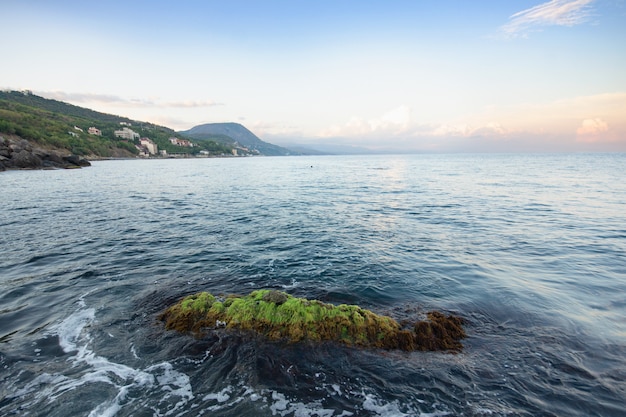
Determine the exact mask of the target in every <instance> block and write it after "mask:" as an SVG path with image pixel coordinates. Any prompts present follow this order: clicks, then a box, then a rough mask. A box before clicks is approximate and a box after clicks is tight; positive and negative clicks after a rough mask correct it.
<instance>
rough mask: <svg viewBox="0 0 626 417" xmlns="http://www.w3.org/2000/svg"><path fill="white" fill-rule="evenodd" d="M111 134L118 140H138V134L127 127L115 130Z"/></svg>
mask: <svg viewBox="0 0 626 417" xmlns="http://www.w3.org/2000/svg"><path fill="white" fill-rule="evenodd" d="M113 134H114V135H115V136H117V137H118V138H122V139H128V140H135V139H139V133H137V132H135V131H134V130H132V129H129V128H127V127H125V128H122V130H116V131H115V132H113Z"/></svg>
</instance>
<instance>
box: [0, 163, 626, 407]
mask: <svg viewBox="0 0 626 417" xmlns="http://www.w3.org/2000/svg"><path fill="white" fill-rule="evenodd" d="M625 172H626V155H624V154H545V155H486V154H485V155H463V154H459V155H411V156H319V157H276V158H269V157H268V158H261V157H259V158H224V159H192V160H145V161H144V160H127V161H102V162H95V163H94V164H93V166H92V167H89V168H85V169H81V170H57V171H9V172H4V173H1V174H0V185H1V192H2V196H1V197H0V201H1V206H0V415H3V416H296V417H302V416H324V417H331V416H334V417H337V416H422V417H427V416H428V417H432V416H623V415H625V414H624V413H625V411H624V410H626V382H624V381H626V181H625V178H626V177H625ZM261 288H270V289H279V290H282V291H286V292H288V293H289V294H292V295H294V296H297V297H306V298H314V299H319V300H322V301H324V302H329V303H335V304H340V303H347V304H358V305H360V306H362V307H365V308H368V309H370V310H373V311H375V312H377V313H380V314H387V315H390V316H392V317H394V318H397V319H404V318H408V319H413V318H416V317H419V316H421V315H423V313H424V312H427V311H430V310H440V311H444V312H450V313H454V314H457V315H460V316H461V317H463V318H464V319H465V320H466V331H467V334H468V337H467V339H465V340H464V341H463V343H464V346H465V347H464V350H463V351H462V352H460V353H457V354H451V353H442V352H410V353H408V352H400V351H384V350H375V349H359V348H351V347H347V346H342V345H336V344H333V343H322V344H312V343H299V344H284V343H276V342H267V341H265V340H262V339H260V338H258V337H254V336H253V335H250V334H245V333H239V332H230V331H226V330H216V331H210V332H207V334H205V335H203V336H202V337H194V335H183V334H178V333H176V332H171V331H166V330H165V329H164V328H163V323H161V322H160V321H159V320H158V315H159V313H160V312H162V311H163V310H164V309H165V308H166V307H167V306H169V305H171V304H172V303H174V302H176V301H177V300H178V299H180V298H181V297H183V296H185V295H188V294H192V293H195V292H198V291H210V292H212V293H215V294H233V293H234V294H247V293H249V292H250V291H253V290H255V289H261Z"/></svg>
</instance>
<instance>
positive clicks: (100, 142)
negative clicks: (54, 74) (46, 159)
mask: <svg viewBox="0 0 626 417" xmlns="http://www.w3.org/2000/svg"><path fill="white" fill-rule="evenodd" d="M121 123H124V124H125V125H130V128H131V129H132V130H133V131H135V132H136V133H138V134H139V135H140V137H147V138H149V139H151V140H152V141H153V142H155V143H156V144H157V145H158V147H159V149H160V150H166V151H167V152H168V153H170V154H171V153H188V154H197V153H199V152H201V151H202V150H205V151H208V152H209V153H210V154H214V155H221V154H231V153H232V146H228V145H225V144H223V143H218V142H216V141H212V140H203V141H195V140H194V141H193V142H194V143H196V144H198V145H200V146H194V147H183V146H177V145H173V144H172V143H171V142H170V140H169V138H171V137H178V138H182V139H185V137H184V136H181V135H180V134H177V133H176V132H175V131H173V130H172V129H169V128H166V127H163V126H157V125H154V124H151V123H145V122H138V121H133V120H130V119H128V118H126V117H121V116H115V115H111V114H106V113H100V112H96V111H93V110H90V109H86V108H83V107H78V106H74V105H71V104H68V103H64V102H61V101H57V100H50V99H46V98H43V97H39V96H37V95H34V94H32V93H30V92H19V91H0V133H5V134H9V135H17V136H20V137H22V138H23V139H27V140H30V141H34V142H36V143H37V144H38V145H39V146H44V147H53V148H61V149H66V150H68V151H69V152H71V153H73V154H76V155H87V156H99V157H111V156H133V155H137V154H138V150H137V148H136V147H135V145H137V144H138V143H139V142H138V141H137V140H128V139H121V138H118V137H116V136H115V134H114V131H115V130H118V129H120V127H121V126H120V124H121ZM90 127H95V128H97V129H99V130H100V131H101V136H98V135H94V134H89V132H88V129H89V128H90Z"/></svg>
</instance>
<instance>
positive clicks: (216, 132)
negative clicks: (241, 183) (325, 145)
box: [178, 123, 298, 156]
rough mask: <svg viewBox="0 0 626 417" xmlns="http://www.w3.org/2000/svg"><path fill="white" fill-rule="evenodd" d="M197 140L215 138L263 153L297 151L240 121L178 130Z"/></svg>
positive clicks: (275, 154) (217, 140) (278, 153)
mask: <svg viewBox="0 0 626 417" xmlns="http://www.w3.org/2000/svg"><path fill="white" fill-rule="evenodd" d="M178 133H179V134H181V135H184V136H187V137H189V138H191V139H196V140H207V139H209V140H214V141H216V142H222V143H224V144H227V145H231V146H236V145H239V146H240V147H244V148H247V149H249V150H250V151H252V152H253V153H258V154H261V155H271V156H280V155H294V154H296V155H297V154H298V153H297V152H293V151H290V150H289V149H286V148H283V147H280V146H277V145H272V144H271V143H267V142H264V141H262V140H261V139H259V138H258V137H257V136H256V135H255V134H254V133H252V132H251V131H249V130H248V129H247V128H246V127H244V126H243V125H241V124H239V123H207V124H203V125H198V126H195V127H192V128H191V129H189V130H186V131H183V132H178Z"/></svg>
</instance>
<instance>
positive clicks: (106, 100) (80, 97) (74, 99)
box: [36, 91, 222, 109]
mask: <svg viewBox="0 0 626 417" xmlns="http://www.w3.org/2000/svg"><path fill="white" fill-rule="evenodd" d="M36 94H39V95H41V96H43V97H46V98H51V99H54V100H59V101H65V102H68V103H90V104H93V103H98V104H106V105H111V106H119V107H125V108H180V109H190V108H203V107H213V106H220V105H222V103H217V102H215V101H213V100H204V101H194V100H184V101H161V100H159V99H129V98H125V97H120V96H115V95H108V94H92V93H65V92H60V91H40V92H36Z"/></svg>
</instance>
